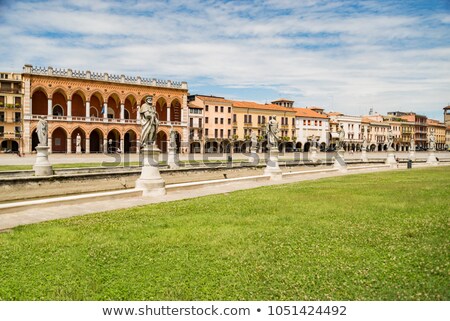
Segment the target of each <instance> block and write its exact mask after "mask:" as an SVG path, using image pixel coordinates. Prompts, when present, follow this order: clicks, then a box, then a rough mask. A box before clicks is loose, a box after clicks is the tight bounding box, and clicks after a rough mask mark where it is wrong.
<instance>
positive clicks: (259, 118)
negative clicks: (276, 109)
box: [258, 115, 261, 124]
mask: <svg viewBox="0 0 450 321" xmlns="http://www.w3.org/2000/svg"><path fill="white" fill-rule="evenodd" d="M258 124H261V116H260V115H258Z"/></svg>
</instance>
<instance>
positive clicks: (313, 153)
mask: <svg viewBox="0 0 450 321" xmlns="http://www.w3.org/2000/svg"><path fill="white" fill-rule="evenodd" d="M317 160H318V156H317V147H311V161H313V162H314V163H315V162H317Z"/></svg>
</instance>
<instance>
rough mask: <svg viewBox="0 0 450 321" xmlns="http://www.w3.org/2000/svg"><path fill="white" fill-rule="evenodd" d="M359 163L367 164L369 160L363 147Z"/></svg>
mask: <svg viewBox="0 0 450 321" xmlns="http://www.w3.org/2000/svg"><path fill="white" fill-rule="evenodd" d="M361 161H362V162H364V163H367V162H368V161H369V159H368V158H367V151H366V149H365V148H364V147H363V148H362V150H361Z"/></svg>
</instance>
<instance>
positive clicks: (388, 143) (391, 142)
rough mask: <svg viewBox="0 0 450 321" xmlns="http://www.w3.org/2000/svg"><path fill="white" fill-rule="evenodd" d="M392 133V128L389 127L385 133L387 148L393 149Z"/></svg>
mask: <svg viewBox="0 0 450 321" xmlns="http://www.w3.org/2000/svg"><path fill="white" fill-rule="evenodd" d="M393 145H394V135H393V134H392V129H389V131H388V134H387V149H388V150H391V149H394V147H393Z"/></svg>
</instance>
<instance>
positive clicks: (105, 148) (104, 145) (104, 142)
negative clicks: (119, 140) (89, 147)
mask: <svg viewBox="0 0 450 321" xmlns="http://www.w3.org/2000/svg"><path fill="white" fill-rule="evenodd" d="M103 152H104V153H105V154H106V153H107V152H108V140H107V139H106V138H103Z"/></svg>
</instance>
